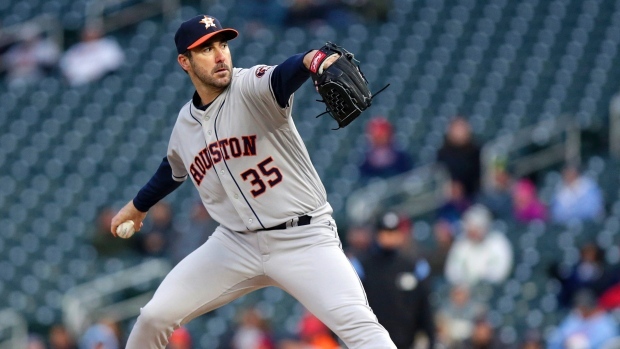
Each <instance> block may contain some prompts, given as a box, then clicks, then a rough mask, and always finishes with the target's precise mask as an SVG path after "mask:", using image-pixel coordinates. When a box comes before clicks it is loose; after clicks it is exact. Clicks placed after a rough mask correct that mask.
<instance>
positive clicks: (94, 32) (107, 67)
mask: <svg viewBox="0 0 620 349" xmlns="http://www.w3.org/2000/svg"><path fill="white" fill-rule="evenodd" d="M102 35H103V33H102V32H101V30H100V29H99V28H97V27H87V28H85V29H84V31H83V32H82V41H81V42H79V43H77V44H75V45H73V46H72V47H70V48H69V49H68V50H67V52H65V54H64V55H63V56H62V58H61V59H60V69H61V71H62V74H63V76H64V77H65V79H67V82H68V83H69V84H70V85H71V86H79V85H84V84H87V83H90V82H92V81H96V80H99V79H101V78H102V77H104V76H105V75H106V74H108V73H111V72H113V71H115V70H118V69H119V68H120V67H121V65H122V64H123V62H124V61H125V54H124V53H123V50H122V48H121V47H120V45H119V44H118V42H116V40H114V39H112V38H108V37H103V36H102Z"/></svg>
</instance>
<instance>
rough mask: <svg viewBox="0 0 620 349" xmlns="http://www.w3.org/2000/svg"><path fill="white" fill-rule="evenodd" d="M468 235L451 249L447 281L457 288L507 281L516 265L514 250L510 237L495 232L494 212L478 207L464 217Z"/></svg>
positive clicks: (468, 211) (447, 262) (447, 267)
mask: <svg viewBox="0 0 620 349" xmlns="http://www.w3.org/2000/svg"><path fill="white" fill-rule="evenodd" d="M463 228H464V230H465V234H464V236H460V237H459V239H457V240H456V241H455V242H454V244H453V245H452V248H451V249H450V252H449V253H448V259H447V261H446V279H447V280H448V281H449V282H450V283H451V284H453V285H457V284H466V285H470V286H473V285H476V284H478V283H480V282H489V283H499V282H502V281H504V280H505V279H506V278H507V277H508V274H509V273H510V270H511V268H512V263H513V252H512V247H511V245H510V242H509V241H508V239H506V236H505V235H504V234H502V233H500V232H497V231H493V230H491V213H490V212H489V210H488V209H487V208H486V207H484V206H482V205H480V204H476V205H474V206H472V207H470V208H469V209H468V210H467V211H466V212H465V214H464V215H463Z"/></svg>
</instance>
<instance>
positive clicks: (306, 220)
mask: <svg viewBox="0 0 620 349" xmlns="http://www.w3.org/2000/svg"><path fill="white" fill-rule="evenodd" d="M311 219H312V217H311V216H308V215H306V214H305V215H303V216H299V217H298V219H297V224H296V225H294V223H295V222H292V224H290V225H288V226H287V225H286V224H287V223H288V222H284V223H282V224H278V225H276V226H273V227H271V228H265V229H259V230H258V231H264V230H282V229H286V228H291V227H301V226H303V225H308V224H310V220H311Z"/></svg>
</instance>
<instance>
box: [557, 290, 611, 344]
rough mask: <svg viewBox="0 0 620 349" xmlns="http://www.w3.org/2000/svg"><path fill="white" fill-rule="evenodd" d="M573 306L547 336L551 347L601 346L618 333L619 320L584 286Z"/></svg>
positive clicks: (576, 296)
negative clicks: (601, 305)
mask: <svg viewBox="0 0 620 349" xmlns="http://www.w3.org/2000/svg"><path fill="white" fill-rule="evenodd" d="M573 304H574V307H573V310H572V311H571V312H570V313H569V314H568V315H567V316H566V318H564V320H563V321H562V323H561V324H560V325H559V326H558V328H557V329H556V330H555V331H554V332H553V333H552V334H551V336H550V337H549V340H548V347H547V348H548V349H581V348H588V349H601V348H602V347H603V345H604V344H605V343H606V342H608V341H609V340H611V339H612V338H614V337H615V336H617V335H618V324H616V322H615V321H614V319H613V317H611V316H610V315H609V314H607V313H606V312H605V311H604V310H603V309H601V308H600V307H598V305H597V304H596V296H595V295H594V293H592V292H591V291H590V290H587V289H583V290H581V291H579V292H578V293H577V294H576V295H575V299H574V303H573Z"/></svg>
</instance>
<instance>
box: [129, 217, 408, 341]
mask: <svg viewBox="0 0 620 349" xmlns="http://www.w3.org/2000/svg"><path fill="white" fill-rule="evenodd" d="M340 246H341V245H340V239H339V237H338V234H337V231H336V225H335V222H334V221H333V219H332V218H331V216H329V215H324V216H322V217H314V218H312V222H311V223H310V224H309V225H305V226H300V227H299V226H298V227H292V228H288V229H284V230H271V231H258V232H251V233H239V232H233V231H231V230H229V229H227V228H225V227H222V226H219V227H218V228H217V229H216V230H215V233H214V234H213V235H212V236H211V237H210V238H209V240H208V241H207V242H206V243H205V244H203V245H202V246H200V247H199V248H198V249H197V250H195V251H194V252H193V253H191V254H190V255H189V256H187V257H186V258H185V259H183V260H182V261H181V262H180V263H179V264H178V265H177V266H175V267H174V268H173V269H172V271H170V273H169V274H168V275H167V276H166V278H165V279H164V280H163V281H162V283H161V285H160V286H159V288H158V289H157V291H156V292H155V294H154V295H153V298H152V299H151V300H150V301H149V302H148V304H146V306H144V307H143V308H141V309H140V316H138V320H137V322H136V324H135V326H134V328H133V330H132V331H131V334H130V335H129V340H128V342H127V348H128V349H144V348H150V349H164V348H165V346H166V344H167V343H168V337H169V336H170V334H171V333H172V332H173V331H174V330H175V329H176V328H178V327H179V326H181V325H183V324H186V323H187V322H189V321H190V320H192V319H194V318H195V317H197V316H199V315H202V314H205V313H207V312H210V311H212V310H214V309H216V308H219V307H221V306H223V305H225V304H227V303H229V302H231V301H233V300H235V299H236V298H238V297H241V296H243V295H245V294H247V293H250V292H252V291H254V290H258V289H260V288H263V287H267V286H276V287H279V288H281V289H283V290H284V291H286V292H288V293H289V294H291V295H292V296H293V297H295V298H296V299H297V300H298V301H299V302H301V303H302V304H303V305H304V306H305V307H306V308H307V309H308V310H309V311H310V312H312V313H313V314H314V315H315V316H316V317H318V318H319V319H320V320H321V321H322V322H323V323H324V324H325V325H327V326H328V327H329V328H330V329H331V330H332V331H334V333H335V334H336V335H338V336H339V337H340V339H342V341H343V342H344V343H345V344H346V345H347V347H348V348H351V349H357V348H363V349H388V348H389V349H396V346H395V345H394V343H392V341H391V339H390V337H389V335H388V333H387V331H386V330H385V329H384V328H383V326H381V325H380V324H379V323H378V321H377V318H376V316H375V315H374V313H373V312H372V310H371V309H370V307H369V306H368V304H367V301H366V296H365V294H364V290H363V288H362V285H361V283H360V281H359V278H358V277H357V274H356V273H355V271H354V269H353V267H352V266H351V264H350V263H349V260H348V259H347V257H346V256H345V255H344V253H343V251H342V249H341V247H340Z"/></svg>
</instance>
